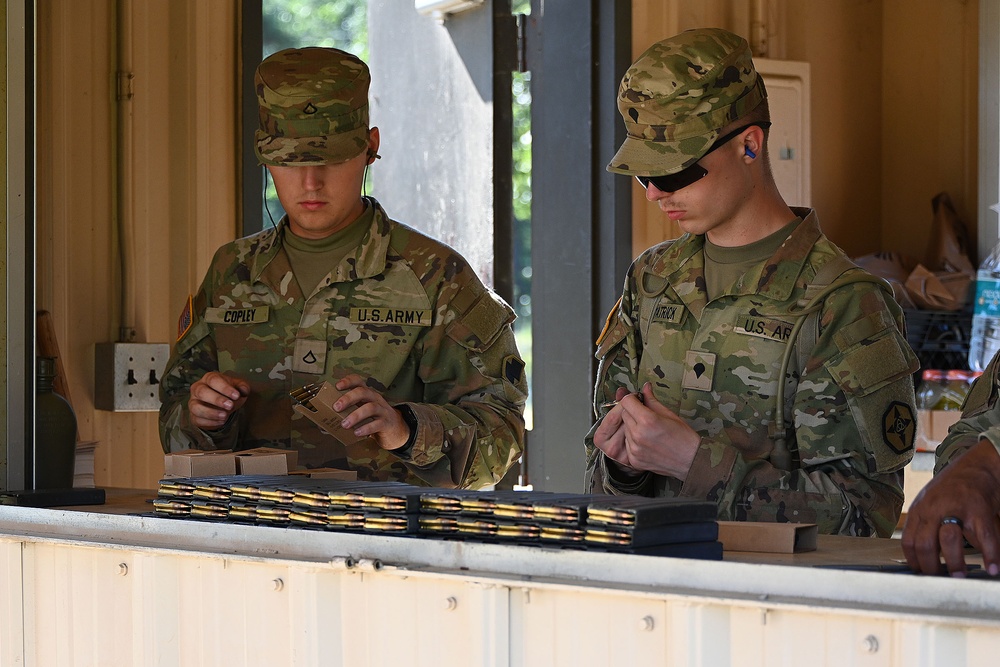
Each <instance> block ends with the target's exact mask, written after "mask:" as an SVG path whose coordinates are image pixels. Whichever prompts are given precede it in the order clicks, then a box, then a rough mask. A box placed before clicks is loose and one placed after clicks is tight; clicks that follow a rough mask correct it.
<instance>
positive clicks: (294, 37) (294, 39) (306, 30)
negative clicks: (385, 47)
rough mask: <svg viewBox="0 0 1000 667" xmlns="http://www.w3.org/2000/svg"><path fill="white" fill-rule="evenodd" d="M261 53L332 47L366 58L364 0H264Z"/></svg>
mask: <svg viewBox="0 0 1000 667" xmlns="http://www.w3.org/2000/svg"><path fill="white" fill-rule="evenodd" d="M263 21H264V53H263V54H262V55H263V56H268V55H270V54H272V53H274V52H275V51H280V50H281V49H286V48H290V47H295V46H334V47H336V48H338V49H343V50H344V51H349V52H350V53H353V54H355V55H357V56H358V57H359V58H361V59H362V60H364V61H367V60H368V3H367V2H366V0H264V2H263Z"/></svg>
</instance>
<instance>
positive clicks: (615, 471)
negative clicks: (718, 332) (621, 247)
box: [584, 267, 653, 495]
mask: <svg viewBox="0 0 1000 667" xmlns="http://www.w3.org/2000/svg"><path fill="white" fill-rule="evenodd" d="M633 275H635V271H634V267H633V269H630V270H629V277H628V278H626V281H625V289H624V291H623V292H622V297H621V299H619V300H618V303H617V304H615V307H614V308H613V309H612V310H611V313H609V314H608V319H607V322H606V323H605V325H604V330H603V331H602V332H601V335H600V336H599V337H598V339H597V355H596V356H597V358H598V360H599V361H598V367H597V383H596V385H595V386H594V415H595V416H596V417H597V422H596V423H595V424H594V425H593V427H591V429H590V432H589V433H587V436H586V438H585V440H584V445H585V448H586V456H587V471H586V475H585V477H584V489H585V490H586V491H587V492H588V493H606V494H610V495H650V494H651V492H652V480H653V475H651V474H650V473H648V472H647V473H643V474H642V475H639V476H638V477H629V476H626V475H625V474H623V473H622V472H621V470H620V469H619V468H618V466H617V464H616V463H615V462H614V461H612V460H611V459H609V458H608V457H606V456H605V455H604V452H602V451H601V450H600V449H598V448H597V447H595V446H594V431H596V430H597V427H598V426H600V424H601V420H602V419H603V418H604V415H605V414H607V412H608V408H605V407H602V406H603V405H605V404H607V403H611V402H612V401H614V400H615V394H616V392H617V390H618V388H619V387H625V388H626V389H627V390H628V391H630V392H634V391H636V390H637V388H636V384H637V379H638V364H639V359H638V355H637V353H636V350H637V349H638V346H639V341H638V340H637V333H636V327H635V326H634V324H633V321H632V316H631V315H630V313H632V305H633V296H632V294H633V293H632V291H631V290H630V289H629V285H630V284H631V276H633Z"/></svg>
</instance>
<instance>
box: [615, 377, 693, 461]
mask: <svg viewBox="0 0 1000 667" xmlns="http://www.w3.org/2000/svg"><path fill="white" fill-rule="evenodd" d="M619 407H621V408H622V416H621V419H622V424H623V426H624V430H625V449H626V450H627V451H628V461H629V465H630V466H631V467H633V468H636V469H638V470H648V471H650V472H654V473H656V474H658V475H666V476H668V477H674V478H676V479H680V480H684V479H685V478H686V477H687V473H688V470H690V469H691V463H692V462H693V461H694V457H695V454H697V453H698V444H699V443H700V442H701V436H700V435H698V433H697V432H696V431H695V430H694V429H693V428H691V427H690V426H688V425H687V423H686V422H685V421H684V420H683V419H681V418H680V417H678V416H677V414H676V413H674V411H673V410H671V409H670V408H668V407H666V406H665V405H663V404H662V403H660V402H659V401H658V400H656V397H655V396H654V395H653V387H652V385H650V384H649V383H648V382H647V383H646V384H645V385H644V386H643V388H642V391H641V392H640V393H639V394H631V395H629V396H625V397H624V398H622V399H621V401H620V402H619Z"/></svg>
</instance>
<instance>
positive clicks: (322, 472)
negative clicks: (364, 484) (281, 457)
mask: <svg viewBox="0 0 1000 667" xmlns="http://www.w3.org/2000/svg"><path fill="white" fill-rule="evenodd" d="M288 474H289V475H298V476H300V477H309V478H310V479H339V480H342V481H344V482H356V481H357V480H358V471H357V470H341V469H339V468H307V469H305V470H292V471H290V472H289V473H288Z"/></svg>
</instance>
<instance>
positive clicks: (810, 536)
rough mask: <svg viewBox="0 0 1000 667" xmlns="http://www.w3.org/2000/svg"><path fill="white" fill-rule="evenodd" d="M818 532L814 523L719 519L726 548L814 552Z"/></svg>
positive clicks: (779, 551) (720, 532) (772, 551)
mask: <svg viewBox="0 0 1000 667" xmlns="http://www.w3.org/2000/svg"><path fill="white" fill-rule="evenodd" d="M818 532H819V529H818V528H817V527H816V524H814V523H771V522H769V521H720V522H719V541H720V542H722V548H723V549H724V550H725V551H762V552H766V553H774V554H790V553H798V552H800V551H815V550H816V535H817V534H818Z"/></svg>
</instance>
